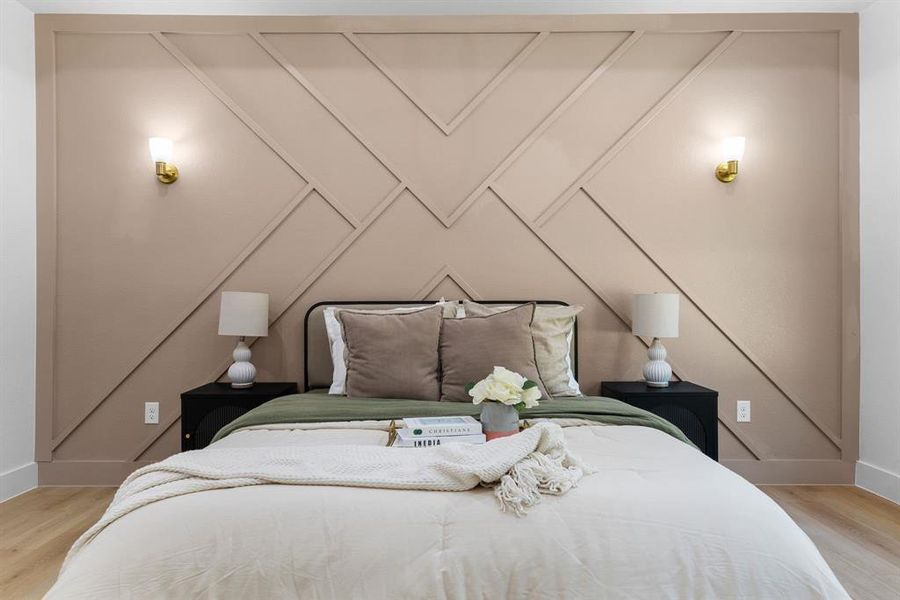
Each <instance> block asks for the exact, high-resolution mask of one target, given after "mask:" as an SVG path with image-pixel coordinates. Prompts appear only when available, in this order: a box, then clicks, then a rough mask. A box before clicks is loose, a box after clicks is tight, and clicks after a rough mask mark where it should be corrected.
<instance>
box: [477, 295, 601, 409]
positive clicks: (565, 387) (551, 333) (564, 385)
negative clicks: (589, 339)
mask: <svg viewBox="0 0 900 600" xmlns="http://www.w3.org/2000/svg"><path fill="white" fill-rule="evenodd" d="M511 308H514V307H513V306H486V305H484V304H478V303H477V302H471V301H469V300H463V310H464V312H465V314H466V317H469V316H473V317H477V316H484V315H493V314H496V313H499V312H504V311H507V310H509V309H511ZM583 308H584V307H583V306H557V305H553V306H548V305H537V306H536V307H535V309H534V318H533V319H532V320H531V336H532V338H533V339H534V358H535V362H537V368H538V373H540V374H541V379H542V380H543V381H544V385H545V386H547V393H548V394H550V395H551V396H554V397H555V396H580V395H581V390H580V389H579V387H578V382H577V381H575V374H574V373H573V372H572V364H571V363H572V357H571V354H570V352H571V350H572V348H571V335H572V330H573V329H574V328H575V315H577V314H578V313H580V312H581V311H582V309H583Z"/></svg>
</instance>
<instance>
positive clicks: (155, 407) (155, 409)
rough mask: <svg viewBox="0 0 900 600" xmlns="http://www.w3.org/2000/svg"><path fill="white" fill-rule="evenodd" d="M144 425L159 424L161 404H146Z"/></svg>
mask: <svg viewBox="0 0 900 600" xmlns="http://www.w3.org/2000/svg"><path fill="white" fill-rule="evenodd" d="M144 423H147V424H150V425H157V424H159V402H144Z"/></svg>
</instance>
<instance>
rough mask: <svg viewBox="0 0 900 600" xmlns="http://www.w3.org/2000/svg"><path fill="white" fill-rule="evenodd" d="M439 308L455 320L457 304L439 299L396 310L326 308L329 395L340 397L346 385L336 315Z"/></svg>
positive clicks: (339, 324)
mask: <svg viewBox="0 0 900 600" xmlns="http://www.w3.org/2000/svg"><path fill="white" fill-rule="evenodd" d="M436 305H437V306H441V307H442V308H443V309H444V310H443V316H444V318H445V319H452V318H455V317H456V315H457V311H458V306H459V303H458V302H452V301H449V300H444V299H443V298H441V299H440V300H438V301H437V302H435V303H434V304H422V305H421V306H399V307H397V308H388V309H363V308H344V307H338V306H326V307H325V310H324V311H322V314H323V315H324V317H325V331H326V333H327V334H328V348H329V350H330V351H331V365H332V371H331V387H329V388H328V393H329V394H334V395H338V396H342V395H344V394H345V393H346V391H345V387H346V383H347V363H346V361H345V359H344V355H345V354H346V350H347V348H346V345H345V344H344V332H343V330H342V328H341V322H340V320H339V319H338V313H339V312H340V311H344V310H350V311H353V312H362V313H367V314H375V315H377V314H390V313H409V312H416V311H420V310H425V309H426V308H430V307H432V306H436Z"/></svg>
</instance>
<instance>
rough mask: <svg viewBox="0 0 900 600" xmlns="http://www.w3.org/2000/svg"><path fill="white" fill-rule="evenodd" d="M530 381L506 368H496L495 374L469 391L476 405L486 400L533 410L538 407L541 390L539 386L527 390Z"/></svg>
mask: <svg viewBox="0 0 900 600" xmlns="http://www.w3.org/2000/svg"><path fill="white" fill-rule="evenodd" d="M526 383H528V379H526V378H525V377H523V376H522V375H520V374H519V373H515V372H513V371H510V370H509V369H507V368H505V367H499V366H495V367H494V370H493V372H492V373H491V374H490V375H488V376H487V377H485V378H484V379H482V380H481V381H479V382H478V383H476V384H474V385H473V386H472V388H471V389H470V390H469V396H471V397H472V402H473V403H474V404H481V403H482V402H484V401H485V400H492V401H494V402H500V403H502V404H506V405H509V406H517V405H520V404H521V405H523V406H524V407H525V408H532V407H535V406H537V405H538V400H540V398H541V390H540V388H538V387H537V386H534V385H533V386H532V387H529V388H527V389H526V388H525V385H526Z"/></svg>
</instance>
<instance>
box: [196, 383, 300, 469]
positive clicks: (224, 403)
mask: <svg viewBox="0 0 900 600" xmlns="http://www.w3.org/2000/svg"><path fill="white" fill-rule="evenodd" d="M296 393H297V384H296V383H294V382H278V383H255V384H254V385H253V387H249V388H243V389H235V388H233V387H231V384H230V383H218V382H213V383H207V384H206V385H201V386H200V387H198V388H194V389H193V390H190V391H188V392H185V393H183V394H182V395H181V451H182V452H184V451H185V450H199V449H200V448H205V447H206V446H207V445H208V444H209V443H210V442H211V441H212V439H213V437H215V435H216V433H217V432H218V431H219V430H220V429H221V428H222V427H224V426H225V425H227V424H229V423H231V422H232V421H234V420H235V419H237V418H238V417H239V416H241V415H242V414H244V413H245V412H247V411H249V410H250V409H253V408H256V407H257V406H259V405H260V404H265V403H266V402H268V401H269V400H272V399H274V398H278V397H279V396H287V395H288V394H296Z"/></svg>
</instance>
